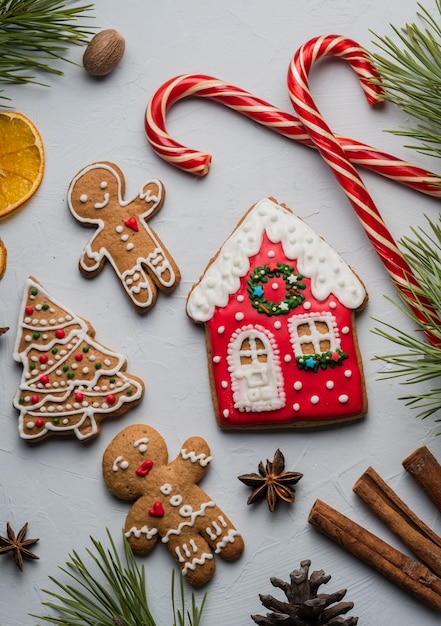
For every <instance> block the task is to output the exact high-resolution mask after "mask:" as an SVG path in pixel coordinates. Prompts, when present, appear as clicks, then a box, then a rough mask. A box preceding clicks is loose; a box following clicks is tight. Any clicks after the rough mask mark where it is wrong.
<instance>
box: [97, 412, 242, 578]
mask: <svg viewBox="0 0 441 626" xmlns="http://www.w3.org/2000/svg"><path fill="white" fill-rule="evenodd" d="M210 461H211V456H210V449H209V447H208V445H207V443H206V441H205V440H204V439H202V438H201V437H190V438H189V439H187V440H186V441H185V443H184V444H183V446H182V448H181V450H180V453H179V454H178V456H177V457H176V459H174V461H171V462H170V463H168V451H167V445H166V443H165V441H164V439H163V438H162V437H161V435H160V434H159V433H158V432H157V431H156V430H154V429H153V428H151V427H150V426H146V425H144V424H136V425H133V426H128V427H127V428H125V429H124V430H123V431H121V432H120V433H119V434H118V435H117V436H116V437H115V438H114V439H113V441H112V442H111V443H110V444H109V446H108V447H107V448H106V450H105V452H104V455H103V475H104V480H105V483H106V485H107V487H108V489H109V490H110V492H111V493H112V494H113V495H115V496H116V497H118V498H121V499H122V500H129V501H132V502H134V504H133V505H132V508H131V509H130V511H129V514H128V516H127V518H126V523H125V534H126V537H127V539H128V542H129V544H130V545H131V547H132V549H133V551H134V552H137V553H140V554H146V553H148V552H150V551H151V550H152V549H153V548H154V546H155V545H156V543H157V542H158V540H161V541H162V543H165V544H167V547H168V549H169V550H170V552H171V554H172V555H173V556H174V558H175V559H176V561H177V562H178V564H179V566H180V567H181V569H182V572H183V574H184V575H185V576H186V577H187V580H188V581H189V582H190V583H191V584H192V585H194V586H200V585H203V584H205V583H207V582H208V581H209V580H210V579H211V577H212V576H213V574H214V570H215V561H214V554H218V555H219V556H221V557H222V558H224V559H226V560H233V559H235V558H237V557H238V556H239V555H240V554H241V553H242V552H243V549H244V543H243V539H242V537H241V535H240V534H239V532H238V531H237V530H236V529H235V527H234V526H233V524H232V523H231V522H230V520H229V519H228V518H227V516H226V515H225V514H224V513H223V511H222V510H221V509H220V508H219V507H218V506H217V505H216V504H215V503H214V502H213V501H212V499H211V498H210V497H209V496H208V495H207V494H206V493H205V492H204V491H202V489H201V488H200V487H199V486H198V485H197V483H198V482H199V481H200V480H201V478H202V477H203V476H204V474H205V473H206V472H207V470H208V466H209V464H210ZM213 553H214V554H213Z"/></svg>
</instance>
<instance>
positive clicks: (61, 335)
mask: <svg viewBox="0 0 441 626" xmlns="http://www.w3.org/2000/svg"><path fill="white" fill-rule="evenodd" d="M65 336H66V333H65V332H64V330H63V329H62V328H58V329H57V330H56V331H55V337H56V338H57V339H64V338H65Z"/></svg>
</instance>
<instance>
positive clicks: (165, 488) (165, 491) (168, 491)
mask: <svg viewBox="0 0 441 626" xmlns="http://www.w3.org/2000/svg"><path fill="white" fill-rule="evenodd" d="M159 491H160V492H161V493H163V494H164V496H169V495H170V494H171V492H172V486H171V485H170V483H164V484H163V485H161V486H160V487H159Z"/></svg>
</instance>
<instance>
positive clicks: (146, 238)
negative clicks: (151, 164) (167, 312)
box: [68, 162, 180, 312]
mask: <svg viewBox="0 0 441 626" xmlns="http://www.w3.org/2000/svg"><path fill="white" fill-rule="evenodd" d="M124 189H125V181H124V176H123V173H122V172H121V170H120V169H119V168H118V167H117V166H116V165H115V164H114V163H107V162H103V163H92V164H91V165H88V166H87V167H85V168H83V169H82V170H81V171H80V172H78V174H77V175H76V176H75V177H74V179H73V180H72V182H71V183H70V186H69V191H68V204H69V209H70V210H71V212H72V214H73V216H74V217H75V218H76V219H77V220H78V221H79V222H80V223H82V224H85V225H86V226H87V225H91V226H97V227H98V228H97V230H96V232H95V234H94V235H93V237H92V238H91V239H90V241H89V243H88V244H87V245H86V247H85V248H84V250H83V253H82V255H81V258H80V262H79V269H80V272H81V273H82V274H83V275H84V276H87V277H91V278H93V277H94V276H96V275H97V274H99V273H100V272H101V270H102V269H103V267H104V265H105V262H106V260H107V261H109V262H110V264H111V265H112V267H113V269H114V270H115V272H116V274H117V276H118V278H119V279H120V281H121V284H122V286H123V287H124V289H125V291H126V293H127V295H128V296H129V298H130V300H131V301H132V303H133V305H134V306H135V308H136V309H137V311H139V312H145V311H148V310H149V309H150V308H151V307H152V306H153V305H154V304H155V302H156V298H157V295H158V289H160V290H161V291H164V292H165V293H169V292H171V291H173V289H175V288H176V287H177V285H178V284H179V280H180V273H179V269H178V267H177V265H176V263H175V262H174V260H173V258H172V257H171V256H170V254H169V253H168V251H167V250H166V248H165V247H164V245H163V244H162V242H161V241H160V239H159V238H158V236H157V235H156V233H155V232H154V231H153V230H152V229H151V228H149V226H148V225H147V223H146V220H147V219H150V218H151V217H153V215H155V214H156V213H157V212H158V211H159V209H160V208H161V207H162V204H163V202H164V197H165V189H164V186H163V184H162V183H161V182H160V181H159V180H150V181H149V182H147V183H146V184H145V185H144V186H143V187H142V189H141V191H140V192H139V194H138V196H136V198H133V199H132V200H128V201H127V200H124Z"/></svg>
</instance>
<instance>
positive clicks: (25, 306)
mask: <svg viewBox="0 0 441 626" xmlns="http://www.w3.org/2000/svg"><path fill="white" fill-rule="evenodd" d="M94 336H95V331H94V329H93V327H92V326H91V324H90V323H89V322H86V321H85V320H83V319H82V318H81V317H79V316H77V315H75V313H72V312H71V311H69V310H68V309H66V308H65V307H64V306H63V305H61V304H59V303H58V302H56V301H55V300H53V299H52V298H51V297H50V296H49V295H48V294H47V293H46V291H45V290H44V289H43V288H42V287H41V285H40V284H39V283H38V282H37V281H36V280H35V279H34V278H32V277H30V278H28V279H27V281H26V284H25V291H24V298H23V302H22V305H21V313H20V322H19V327H18V332H17V338H16V343H15V348H14V354H13V356H14V359H15V360H16V361H18V362H19V363H21V364H22V365H23V374H22V380H21V385H20V389H19V391H18V393H17V394H16V396H15V398H14V402H13V403H14V406H15V408H17V409H18V410H19V411H20V418H19V432H20V436H21V437H22V438H23V439H27V440H32V441H37V440H40V439H43V438H44V437H46V436H47V435H49V434H71V433H73V434H75V435H76V437H77V438H78V439H79V440H81V441H84V440H89V439H91V438H93V437H95V436H96V435H98V434H99V431H100V424H101V421H102V420H103V419H104V418H105V417H110V416H112V417H116V416H119V415H121V414H122V413H125V412H126V411H127V410H128V409H130V408H131V407H133V406H135V405H136V404H137V403H138V402H139V401H140V400H141V398H142V396H143V394H144V384H143V382H142V381H141V380H140V379H139V378H136V377H135V376H132V375H131V374H127V373H125V371H124V370H125V369H126V365H127V361H126V359H125V358H124V357H123V356H121V355H119V354H116V353H115V352H113V351H112V350H109V349H108V348H106V347H105V346H103V345H102V344H100V343H98V342H97V341H95V339H94Z"/></svg>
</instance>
